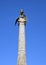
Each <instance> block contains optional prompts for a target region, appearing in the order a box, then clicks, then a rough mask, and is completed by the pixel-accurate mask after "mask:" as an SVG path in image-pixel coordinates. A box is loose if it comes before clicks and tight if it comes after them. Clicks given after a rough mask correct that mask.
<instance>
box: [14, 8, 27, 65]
mask: <svg viewBox="0 0 46 65" xmlns="http://www.w3.org/2000/svg"><path fill="white" fill-rule="evenodd" d="M26 22H27V17H26V15H25V14H24V10H23V9H21V10H20V17H19V18H17V19H16V22H15V25H16V23H18V26H19V38H18V60H17V65H27V64H26V39H25V26H26Z"/></svg>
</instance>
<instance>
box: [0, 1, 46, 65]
mask: <svg viewBox="0 0 46 65" xmlns="http://www.w3.org/2000/svg"><path fill="white" fill-rule="evenodd" d="M20 9H24V11H25V14H26V16H27V18H28V22H27V25H26V56H27V65H46V0H0V65H17V52H18V51H17V50H18V25H16V26H14V22H15V19H16V18H17V17H18V16H19V11H20Z"/></svg>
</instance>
